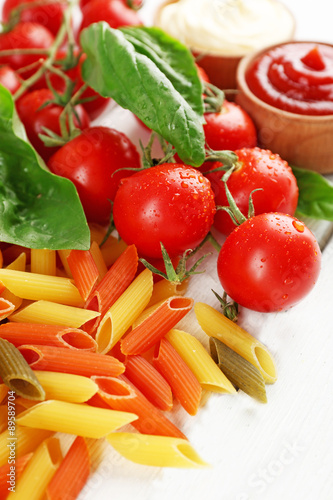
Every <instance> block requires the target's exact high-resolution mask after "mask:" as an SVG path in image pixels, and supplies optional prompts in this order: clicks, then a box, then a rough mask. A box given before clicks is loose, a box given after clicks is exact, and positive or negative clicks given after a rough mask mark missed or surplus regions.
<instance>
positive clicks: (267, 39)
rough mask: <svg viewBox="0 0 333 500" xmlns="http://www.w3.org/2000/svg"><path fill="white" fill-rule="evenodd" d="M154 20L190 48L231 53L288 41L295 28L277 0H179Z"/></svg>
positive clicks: (289, 16) (237, 53) (221, 53)
mask: <svg viewBox="0 0 333 500" xmlns="http://www.w3.org/2000/svg"><path fill="white" fill-rule="evenodd" d="M157 24H158V26H159V27H161V28H162V29H163V30H164V31H166V32H167V33H169V34H170V35H171V36H173V37H175V38H177V39H178V40H180V41H181V42H183V43H184V44H185V45H186V46H187V47H189V48H191V49H193V50H197V51H199V52H207V53H212V54H219V55H230V56H243V55H245V54H248V53H249V52H252V51H254V50H258V49H261V48H263V47H266V46H268V45H274V44H276V43H281V42H284V41H288V40H290V39H291V38H292V35H293V31H294V20H293V17H292V15H291V14H290V12H289V11H288V9H287V8H286V7H285V6H284V5H283V4H282V3H280V2H278V1H276V0H180V1H178V2H176V3H171V4H169V5H166V6H164V7H163V8H162V9H161V11H160V14H159V16H158V19H157Z"/></svg>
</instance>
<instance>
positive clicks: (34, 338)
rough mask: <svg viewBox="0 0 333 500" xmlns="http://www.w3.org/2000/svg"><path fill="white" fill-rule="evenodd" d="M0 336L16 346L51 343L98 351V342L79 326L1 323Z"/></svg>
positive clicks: (52, 344)
mask: <svg viewBox="0 0 333 500" xmlns="http://www.w3.org/2000/svg"><path fill="white" fill-rule="evenodd" d="M0 338H2V339H5V340H8V341H9V342H11V343H12V344H14V345H15V346H16V347H18V346H20V345H24V344H35V345H49V346H55V347H67V348H69V349H83V350H86V351H96V350H97V342H95V340H94V339H93V338H92V337H91V336H90V335H88V333H86V332H84V331H83V330H80V329H78V328H68V327H65V326H61V325H60V326H58V325H43V324H41V323H10V322H9V323H5V324H3V325H0Z"/></svg>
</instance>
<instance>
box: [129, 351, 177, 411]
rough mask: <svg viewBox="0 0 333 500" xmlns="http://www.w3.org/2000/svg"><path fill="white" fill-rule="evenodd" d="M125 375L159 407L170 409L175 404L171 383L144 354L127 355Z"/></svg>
mask: <svg viewBox="0 0 333 500" xmlns="http://www.w3.org/2000/svg"><path fill="white" fill-rule="evenodd" d="M125 366H126V369H125V376H126V377H127V378H128V380H129V381H130V382H132V384H133V385H134V386H135V387H137V388H138V389H139V390H140V391H141V392H142V394H143V395H144V396H145V397H146V398H147V399H148V400H149V401H150V402H151V403H152V404H153V405H154V406H156V407H157V408H159V409H160V410H163V411H169V410H171V408H172V405H173V398H172V392H171V388H170V385H169V384H168V382H167V381H166V380H165V379H164V378H163V377H162V375H161V374H160V373H159V372H158V371H157V370H156V369H155V368H154V367H153V366H152V365H151V364H150V363H149V362H148V361H147V360H146V359H144V358H143V357H142V356H127V359H126V362H125Z"/></svg>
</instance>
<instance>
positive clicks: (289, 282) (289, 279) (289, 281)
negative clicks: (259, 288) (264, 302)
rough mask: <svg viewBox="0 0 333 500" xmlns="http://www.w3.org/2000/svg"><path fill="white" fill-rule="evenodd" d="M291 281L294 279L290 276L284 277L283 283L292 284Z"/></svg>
mask: <svg viewBox="0 0 333 500" xmlns="http://www.w3.org/2000/svg"><path fill="white" fill-rule="evenodd" d="M293 282H294V280H292V279H291V278H286V279H285V280H284V282H283V283H284V285H292V284H293Z"/></svg>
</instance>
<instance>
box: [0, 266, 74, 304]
mask: <svg viewBox="0 0 333 500" xmlns="http://www.w3.org/2000/svg"><path fill="white" fill-rule="evenodd" d="M0 281H2V283H3V284H4V285H5V287H6V288H8V289H9V290H10V291H11V292H12V293H14V294H15V295H17V296H18V297H21V298H22V299H28V300H49V301H52V302H59V303H61V304H67V305H70V306H82V305H83V302H82V298H81V296H80V294H79V291H78V289H77V288H76V286H75V285H74V284H73V282H72V280H70V279H69V278H61V277H59V276H45V275H43V274H36V273H28V272H22V271H16V270H11V269H0Z"/></svg>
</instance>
